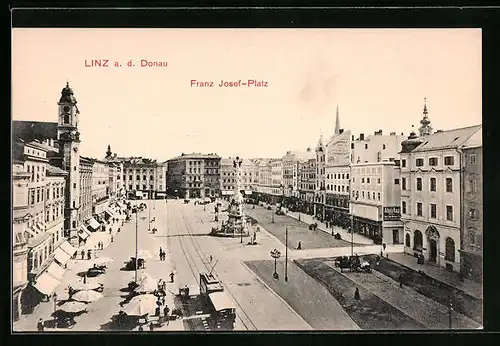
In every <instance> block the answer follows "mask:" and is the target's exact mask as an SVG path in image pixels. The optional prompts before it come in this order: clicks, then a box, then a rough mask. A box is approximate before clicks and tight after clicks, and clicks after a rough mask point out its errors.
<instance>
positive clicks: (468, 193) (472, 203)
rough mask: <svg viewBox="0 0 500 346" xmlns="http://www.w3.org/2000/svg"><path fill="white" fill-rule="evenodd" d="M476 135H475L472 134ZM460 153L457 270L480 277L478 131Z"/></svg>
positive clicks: (480, 158) (480, 160) (480, 162)
mask: <svg viewBox="0 0 500 346" xmlns="http://www.w3.org/2000/svg"><path fill="white" fill-rule="evenodd" d="M474 137H476V138H474ZM460 151H461V153H462V155H461V156H462V157H461V163H462V225H461V228H460V231H461V232H460V237H461V244H460V266H461V268H460V272H461V273H462V274H463V276H464V277H466V278H469V279H472V280H475V281H478V282H481V281H482V280H483V147H482V138H481V131H478V132H476V133H475V134H474V136H473V137H472V138H470V139H469V140H468V141H467V143H466V144H465V145H463V146H462V147H461V148H460Z"/></svg>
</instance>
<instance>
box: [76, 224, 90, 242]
mask: <svg viewBox="0 0 500 346" xmlns="http://www.w3.org/2000/svg"><path fill="white" fill-rule="evenodd" d="M90 234H91V233H90V231H89V230H88V229H86V228H85V227H84V226H80V229H79V230H78V236H79V237H80V238H82V239H83V240H85V239H87V238H88V236H89V235H90Z"/></svg>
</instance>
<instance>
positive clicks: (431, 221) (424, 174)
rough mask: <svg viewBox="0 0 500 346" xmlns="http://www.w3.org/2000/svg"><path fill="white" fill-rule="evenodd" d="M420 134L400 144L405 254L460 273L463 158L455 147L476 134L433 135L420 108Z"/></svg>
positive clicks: (460, 131)
mask: <svg viewBox="0 0 500 346" xmlns="http://www.w3.org/2000/svg"><path fill="white" fill-rule="evenodd" d="M421 124H422V127H421V128H420V129H419V131H420V136H417V135H416V134H415V133H414V132H412V133H411V134H410V136H409V137H408V139H407V140H405V141H403V142H402V150H401V153H400V155H401V220H402V221H403V223H404V224H405V252H407V253H410V254H415V255H418V254H422V255H423V256H424V258H425V260H426V261H427V262H429V263H434V264H436V265H438V266H441V267H446V268H447V269H448V270H450V271H458V270H459V269H460V252H459V249H460V244H461V229H462V227H461V226H462V225H461V219H462V215H461V214H462V209H463V208H462V206H461V197H462V191H461V190H462V183H461V178H462V175H461V172H460V171H461V167H462V163H461V160H462V157H461V155H460V153H459V150H458V149H459V148H460V146H461V145H464V143H466V142H467V141H468V140H469V139H470V138H471V137H473V136H474V135H476V134H477V133H479V132H480V128H481V126H479V125H478V126H471V127H466V128H461V129H454V130H449V131H436V132H435V133H432V131H431V130H429V129H428V128H427V127H429V128H430V126H429V124H430V121H429V120H428V117H427V107H424V117H423V119H422V121H421Z"/></svg>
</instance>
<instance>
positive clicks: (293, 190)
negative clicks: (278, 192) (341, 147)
mask: <svg viewBox="0 0 500 346" xmlns="http://www.w3.org/2000/svg"><path fill="white" fill-rule="evenodd" d="M314 156H315V152H314V151H312V150H311V148H307V149H306V150H305V151H287V153H286V154H285V155H284V156H283V157H282V159H281V160H282V163H283V189H284V195H285V200H286V201H287V202H288V203H289V204H297V202H298V199H299V197H300V193H299V187H300V163H301V162H304V161H306V160H308V159H310V158H313V157H314ZM297 206H298V205H297Z"/></svg>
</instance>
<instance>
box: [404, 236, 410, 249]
mask: <svg viewBox="0 0 500 346" xmlns="http://www.w3.org/2000/svg"><path fill="white" fill-rule="evenodd" d="M410 238H411V237H410V233H406V237H405V246H406V247H410V246H411V245H410V240H411V239H410Z"/></svg>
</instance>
